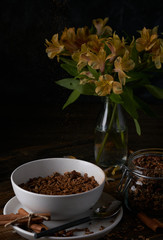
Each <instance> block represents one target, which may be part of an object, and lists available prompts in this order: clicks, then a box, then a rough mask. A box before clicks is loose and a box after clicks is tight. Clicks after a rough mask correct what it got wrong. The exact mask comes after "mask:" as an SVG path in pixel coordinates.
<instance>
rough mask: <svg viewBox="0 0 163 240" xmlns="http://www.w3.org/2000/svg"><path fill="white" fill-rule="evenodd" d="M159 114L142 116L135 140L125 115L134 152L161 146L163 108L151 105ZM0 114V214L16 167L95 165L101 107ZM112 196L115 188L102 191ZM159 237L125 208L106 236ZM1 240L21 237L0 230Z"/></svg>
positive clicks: (7, 109)
mask: <svg viewBox="0 0 163 240" xmlns="http://www.w3.org/2000/svg"><path fill="white" fill-rule="evenodd" d="M151 107H152V109H153V110H154V111H155V112H156V113H157V115H158V116H157V117H156V118H150V117H147V116H146V115H144V114H143V113H141V115H140V124H141V127H142V135H141V136H137V134H136V131H135V127H134V124H133V121H132V119H130V118H129V117H128V116H127V123H128V127H129V148H130V149H132V150H138V149H142V148H148V147H163V142H162V136H163V125H162V123H163V111H162V104H155V105H152V106H151ZM0 109H1V111H0V119H1V125H0V138H1V145H0V213H1V214H2V212H3V208H4V205H5V204H6V202H7V201H8V200H9V199H10V198H12V197H13V196H14V192H13V190H12V187H11V183H10V175H11V172H12V171H13V170H14V169H15V168H16V167H18V166H19V165H21V164H23V163H25V162H28V161H32V160H35V159H40V158H47V157H63V156H67V155H73V156H75V157H76V158H79V159H84V160H87V161H91V162H93V161H94V150H93V149H94V129H95V125H96V119H97V115H98V113H99V110H100V105H99V103H96V102H95V103H94V102H92V103H89V104H88V103H87V102H84V103H77V102H76V103H75V104H73V105H72V106H70V107H68V108H67V109H66V110H64V111H62V110H61V106H60V105H57V104H54V105H41V104H40V105H39V104H37V105H31V106H30V105H23V106H21V105H13V106H12V105H3V106H1V108H0ZM106 190H107V191H108V192H109V193H110V194H114V188H110V189H109V188H107V189H106ZM155 235H157V234H156V233H155V232H153V231H152V230H150V229H148V228H147V227H146V226H144V225H143V224H142V223H141V222H140V221H139V220H138V219H137V218H136V217H133V216H132V215H131V214H130V213H129V212H128V211H127V209H125V207H124V216H123V219H122V221H121V222H120V223H119V224H118V226H117V227H116V228H115V229H114V230H113V231H112V232H111V233H109V234H108V236H106V237H105V239H106V240H109V239H111V240H114V239H126V240H127V239H132V240H136V239H146V240H147V239H149V238H150V239H152V238H151V237H154V236H155ZM0 239H1V240H21V239H23V238H22V237H20V236H19V235H17V234H16V233H13V231H12V229H11V228H10V227H9V228H4V227H2V226H1V227H0Z"/></svg>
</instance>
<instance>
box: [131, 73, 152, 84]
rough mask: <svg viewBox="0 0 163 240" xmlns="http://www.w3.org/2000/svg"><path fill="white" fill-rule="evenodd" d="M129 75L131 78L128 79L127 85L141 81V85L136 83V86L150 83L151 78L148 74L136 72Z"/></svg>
mask: <svg viewBox="0 0 163 240" xmlns="http://www.w3.org/2000/svg"><path fill="white" fill-rule="evenodd" d="M127 75H128V76H129V77H130V78H127V79H126V83H129V82H134V81H138V80H139V83H138V82H136V84H140V85H144V83H149V80H148V79H149V77H148V75H147V74H146V73H144V72H135V71H130V72H128V73H127Z"/></svg>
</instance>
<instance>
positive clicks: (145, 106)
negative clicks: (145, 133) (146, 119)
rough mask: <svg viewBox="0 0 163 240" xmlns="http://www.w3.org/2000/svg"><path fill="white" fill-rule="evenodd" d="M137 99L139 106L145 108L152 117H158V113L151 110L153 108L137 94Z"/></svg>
mask: <svg viewBox="0 0 163 240" xmlns="http://www.w3.org/2000/svg"><path fill="white" fill-rule="evenodd" d="M135 101H136V102H137V105H138V108H139V109H141V110H143V111H144V112H145V113H146V114H147V115H149V116H150V117H156V116H157V115H156V114H155V113H154V112H153V111H152V110H151V108H150V107H149V106H148V104H146V103H145V102H144V101H142V100H141V99H140V98H138V97H136V96H135Z"/></svg>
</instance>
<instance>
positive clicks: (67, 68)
mask: <svg viewBox="0 0 163 240" xmlns="http://www.w3.org/2000/svg"><path fill="white" fill-rule="evenodd" d="M61 67H62V68H63V69H64V70H65V71H66V72H68V73H69V74H70V75H71V76H73V77H75V76H76V75H78V71H77V68H76V67H74V66H72V65H67V64H66V63H62V64H61Z"/></svg>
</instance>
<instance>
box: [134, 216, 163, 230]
mask: <svg viewBox="0 0 163 240" xmlns="http://www.w3.org/2000/svg"><path fill="white" fill-rule="evenodd" d="M137 216H138V218H139V219H140V220H141V221H142V222H143V223H144V224H145V225H146V226H147V227H149V228H150V229H152V230H153V231H154V232H157V231H158V229H163V223H162V222H160V221H159V220H157V219H156V218H150V217H148V216H147V215H146V214H144V213H143V212H140V213H138V214H137Z"/></svg>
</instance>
